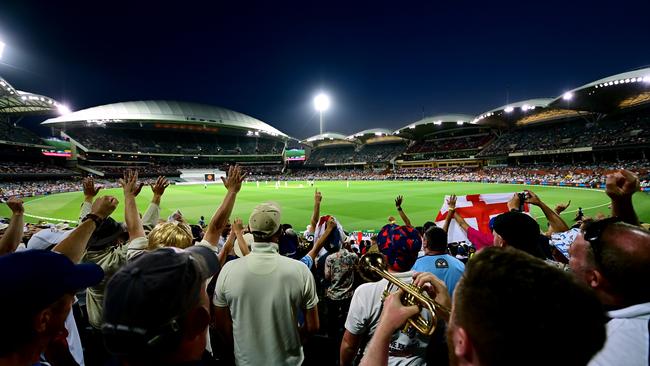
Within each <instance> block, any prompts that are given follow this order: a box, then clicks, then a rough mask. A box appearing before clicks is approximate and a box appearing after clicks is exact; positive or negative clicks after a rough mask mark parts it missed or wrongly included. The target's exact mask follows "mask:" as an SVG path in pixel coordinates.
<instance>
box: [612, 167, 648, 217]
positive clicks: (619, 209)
mask: <svg viewBox="0 0 650 366" xmlns="http://www.w3.org/2000/svg"><path fill="white" fill-rule="evenodd" d="M639 190H640V183H639V177H637V176H636V175H635V174H634V173H632V172H631V171H629V170H625V169H622V170H620V171H618V172H616V173H614V174H610V175H608V176H607V179H606V181H605V193H607V195H608V196H609V198H610V199H611V200H612V216H616V217H618V218H620V219H621V220H623V221H624V222H627V223H628V224H631V225H637V226H638V225H639V218H638V217H637V215H636V212H635V211H634V206H633V205H632V196H633V195H634V193H636V192H637V191H639Z"/></svg>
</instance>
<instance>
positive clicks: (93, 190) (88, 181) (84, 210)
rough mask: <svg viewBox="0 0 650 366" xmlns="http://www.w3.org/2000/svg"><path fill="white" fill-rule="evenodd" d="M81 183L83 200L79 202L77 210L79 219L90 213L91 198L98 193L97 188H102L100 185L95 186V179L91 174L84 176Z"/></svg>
mask: <svg viewBox="0 0 650 366" xmlns="http://www.w3.org/2000/svg"><path fill="white" fill-rule="evenodd" d="M81 185H82V187H83V192H84V201H83V202H82V203H81V209H80V210H79V220H80V221H81V219H83V218H84V217H86V215H88V214H89V213H90V210H91V207H92V205H93V200H94V199H95V196H97V193H99V190H100V189H102V187H101V186H95V179H94V178H93V177H91V176H88V177H86V178H84V179H83V180H82V182H81Z"/></svg>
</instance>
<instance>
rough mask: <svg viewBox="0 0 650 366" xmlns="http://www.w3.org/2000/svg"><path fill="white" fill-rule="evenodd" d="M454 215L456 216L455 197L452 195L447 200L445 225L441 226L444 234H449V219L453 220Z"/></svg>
mask: <svg viewBox="0 0 650 366" xmlns="http://www.w3.org/2000/svg"><path fill="white" fill-rule="evenodd" d="M455 214H456V195H455V194H452V195H451V196H449V198H448V199H447V217H445V224H444V225H443V226H442V230H444V231H445V232H449V224H450V223H451V219H453V218H454V215H455Z"/></svg>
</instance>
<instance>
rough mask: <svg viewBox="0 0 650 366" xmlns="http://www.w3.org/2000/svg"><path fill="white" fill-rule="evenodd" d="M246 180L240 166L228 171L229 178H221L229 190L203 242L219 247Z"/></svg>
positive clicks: (213, 217) (211, 221)
mask: <svg viewBox="0 0 650 366" xmlns="http://www.w3.org/2000/svg"><path fill="white" fill-rule="evenodd" d="M245 178H246V174H245V173H242V171H241V168H240V167H239V166H238V165H235V166H231V167H230V168H229V169H228V177H226V178H223V177H221V180H222V181H223V185H224V187H226V189H227V192H226V196H225V197H224V198H223V201H222V202H221V206H219V208H218V209H217V211H216V212H215V213H214V215H213V216H212V219H211V220H210V224H208V230H207V231H206V232H205V235H204V236H203V240H205V241H207V242H208V243H210V244H212V245H217V243H218V242H219V236H221V232H222V231H223V229H224V228H225V227H226V222H227V221H228V218H229V217H230V213H231V212H232V208H233V207H234V206H235V199H236V198H237V193H239V190H240V189H241V184H242V182H243V181H244V179H245Z"/></svg>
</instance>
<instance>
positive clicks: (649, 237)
mask: <svg viewBox="0 0 650 366" xmlns="http://www.w3.org/2000/svg"><path fill="white" fill-rule="evenodd" d="M602 243H603V247H602V252H601V260H600V263H597V264H596V265H597V267H598V270H600V272H601V273H602V275H603V277H604V278H605V280H606V281H607V285H608V286H607V287H608V291H610V292H612V294H613V295H617V297H618V298H620V300H621V302H622V303H621V304H620V305H622V306H630V305H634V304H640V303H645V302H649V301H650V280H649V279H650V232H648V231H646V230H644V229H642V228H640V227H639V226H633V225H629V224H625V223H615V224H611V225H609V226H608V227H607V228H606V229H605V231H604V232H603V236H602Z"/></svg>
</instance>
